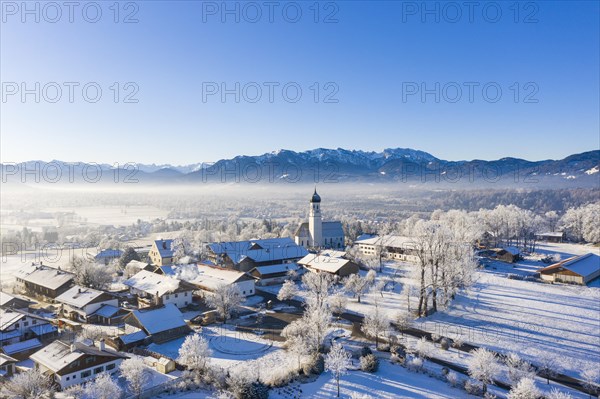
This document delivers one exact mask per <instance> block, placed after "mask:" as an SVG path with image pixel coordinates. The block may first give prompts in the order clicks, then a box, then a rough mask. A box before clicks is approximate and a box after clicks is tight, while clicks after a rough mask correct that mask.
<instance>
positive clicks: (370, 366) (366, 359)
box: [360, 353, 379, 373]
mask: <svg viewBox="0 0 600 399" xmlns="http://www.w3.org/2000/svg"><path fill="white" fill-rule="evenodd" d="M360 369H361V370H362V371H366V372H367V373H374V372H376V371H377V370H378V369H379V359H378V358H377V356H375V355H374V354H372V353H371V354H370V355H366V356H361V358H360Z"/></svg>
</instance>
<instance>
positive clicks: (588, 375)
mask: <svg viewBox="0 0 600 399" xmlns="http://www.w3.org/2000/svg"><path fill="white" fill-rule="evenodd" d="M581 380H582V381H583V386H584V387H585V389H587V390H588V393H589V395H590V398H591V397H592V394H594V395H596V394H597V393H598V390H599V389H600V369H598V365H597V364H594V365H589V366H587V367H586V368H584V369H583V371H582V372H581Z"/></svg>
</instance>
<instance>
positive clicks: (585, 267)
mask: <svg viewBox="0 0 600 399" xmlns="http://www.w3.org/2000/svg"><path fill="white" fill-rule="evenodd" d="M538 272H539V273H540V277H541V279H542V280H544V281H548V282H562V283H572V284H580V285H584V284H587V283H589V282H590V281H592V280H594V279H596V278H598V277H600V257H599V256H598V255H596V254H593V253H588V254H585V255H581V256H573V257H571V258H568V259H565V260H563V261H561V262H558V263H555V264H553V265H550V266H548V267H544V268H543V269H540V270H538Z"/></svg>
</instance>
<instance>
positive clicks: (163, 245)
mask: <svg viewBox="0 0 600 399" xmlns="http://www.w3.org/2000/svg"><path fill="white" fill-rule="evenodd" d="M162 247H163V249H167V242H166V241H163V242H162Z"/></svg>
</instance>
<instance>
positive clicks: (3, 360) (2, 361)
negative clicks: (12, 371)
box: [0, 353, 18, 367]
mask: <svg viewBox="0 0 600 399" xmlns="http://www.w3.org/2000/svg"><path fill="white" fill-rule="evenodd" d="M16 362H18V360H17V359H15V358H12V357H10V356H8V355H5V354H3V353H0V367H2V366H4V365H6V364H8V363H16Z"/></svg>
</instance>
